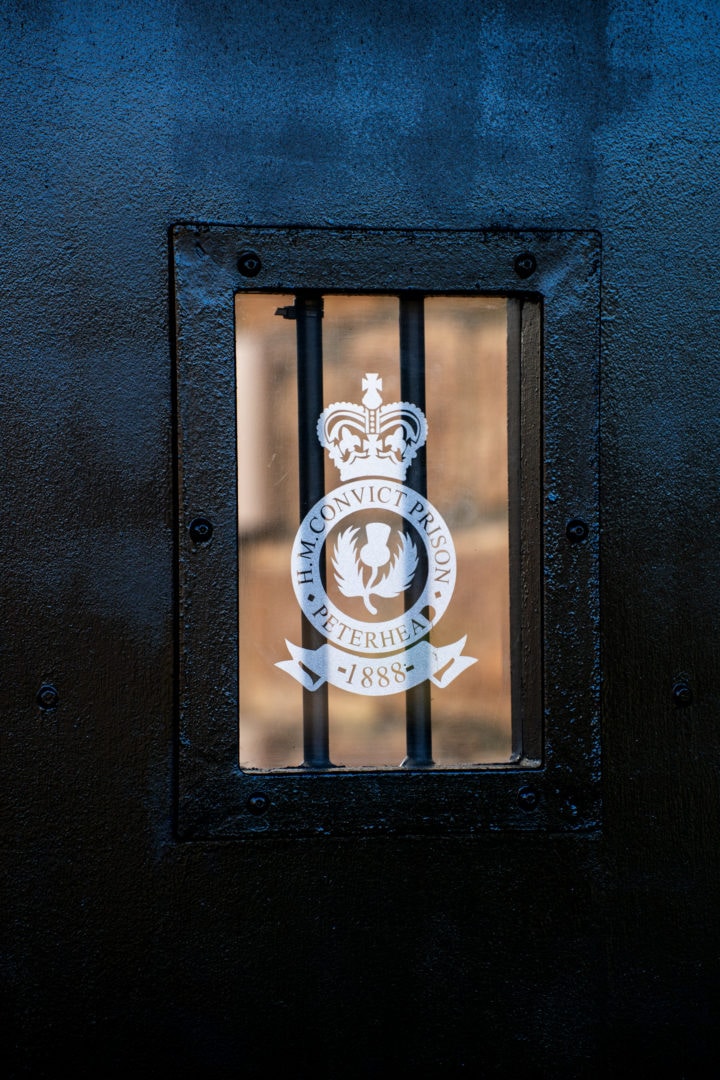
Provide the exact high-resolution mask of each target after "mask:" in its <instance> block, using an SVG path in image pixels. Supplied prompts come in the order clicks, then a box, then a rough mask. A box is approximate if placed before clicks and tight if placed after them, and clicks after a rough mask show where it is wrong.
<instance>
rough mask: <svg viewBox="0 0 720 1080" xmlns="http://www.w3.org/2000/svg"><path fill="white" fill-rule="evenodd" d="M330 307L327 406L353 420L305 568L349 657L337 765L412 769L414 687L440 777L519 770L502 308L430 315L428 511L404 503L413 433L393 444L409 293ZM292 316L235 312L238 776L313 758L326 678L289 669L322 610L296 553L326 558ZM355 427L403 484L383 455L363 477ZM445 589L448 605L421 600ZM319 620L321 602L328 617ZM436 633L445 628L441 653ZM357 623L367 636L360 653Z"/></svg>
mask: <svg viewBox="0 0 720 1080" xmlns="http://www.w3.org/2000/svg"><path fill="white" fill-rule="evenodd" d="M324 303H325V315H324V319H323V356H324V364H323V381H324V388H323V397H324V405H325V410H326V412H327V410H328V409H329V407H330V406H333V405H336V404H337V403H346V405H347V406H348V409H347V410H346V411H347V412H348V415H349V416H350V421H348V423H347V424H344V423H340V424H339V425H336V428H337V446H336V447H335V450H334V460H331V456H330V454H331V448H330V447H329V446H328V447H327V448H326V453H325V491H326V500H328V508H327V509H326V511H325V515H324V516H326V517H327V518H328V519H332V520H327V521H326V523H325V531H324V532H323V533H322V535H320V533H318V541H319V543H318V546H317V549H316V550H317V558H316V561H315V563H314V564H312V560H310V559H308V560H307V561H306V562H305V563H302V562H298V563H297V566H311V565H315V567H316V570H317V575H318V576H317V582H316V583H317V584H318V585H319V595H320V598H321V600H323V602H324V604H325V606H326V607H327V608H328V616H324V615H323V614H320V615H316V616H315V618H316V621H317V622H318V623H321V624H322V623H323V621H324V623H325V624H326V627H327V628H326V630H325V631H324V632H325V633H326V635H327V638H328V646H330V645H332V646H333V648H334V653H333V658H331V657H330V656H327V657H326V658H325V660H326V662H327V665H328V668H327V672H326V673H327V674H328V681H329V683H330V685H329V715H330V756H331V760H332V761H333V763H334V764H336V765H338V766H345V767H362V766H369V767H378V766H395V767H397V766H398V765H400V763H401V762H402V761H403V759H404V758H405V756H406V730H405V726H406V718H405V699H406V694H405V693H404V691H405V690H406V689H407V688H408V686H409V685H410V684H411V682H412V680H413V679H419V678H425V677H427V676H428V675H431V674H432V675H434V681H433V682H432V683H430V684H429V685H430V688H431V711H432V742H433V759H434V761H435V763H436V764H437V765H438V766H444V767H448V766H462V765H471V764H475V763H487V762H498V763H500V762H506V761H508V760H509V758H510V753H511V731H510V655H509V599H508V597H509V580H508V516H507V503H508V480H507V457H508V455H507V403H506V401H507V360H506V336H507V332H506V305H505V302H504V301H503V300H498V299H490V298H481V297H471V298H468V297H428V298H426V300H425V353H426V408H425V415H426V418H427V442H426V446H425V453H426V460H427V498H426V500H423V499H422V498H419V500H418V499H414V498H413V499H412V501H409V498H410V497H409V496H408V495H407V494H403V493H402V491H401V489H402V488H403V487H404V486H405V485H404V480H403V476H404V464H403V461H404V457H403V455H407V453H408V442H409V441H411V440H412V438H413V437H415V436H414V435H413V432H412V431H411V428H412V424H411V423H408V424H406V426H405V428H402V427H400V428H397V430H391V428H390V427H389V426H388V425H389V424H390V423H391V420H392V418H388V415H387V413H388V412H389V411H390V407H391V406H393V405H394V403H398V402H400V401H401V400H402V396H401V390H400V364H399V333H398V307H399V305H398V298H397V297H393V296H326V297H325V301H324ZM292 304H293V297H292V296H278V295H276V296H267V295H258V294H243V295H241V296H239V297H237V299H236V342H237V346H236V361H237V386H238V492H239V516H238V529H239V538H240V556H239V560H240V562H239V590H240V596H239V599H240V718H239V723H240V763H241V765H243V766H244V767H249V768H261V769H271V768H285V767H297V766H299V765H300V764H301V763H302V758H303V735H302V731H303V721H302V697H303V692H302V687H301V683H300V681H298V680H299V679H302V678H306V679H307V678H310V679H311V681H312V679H315V678H317V671H316V672H314V673H310V674H308V671H307V668H306V667H305V666H304V664H303V662H302V658H301V659H300V661H299V663H298V661H297V660H296V661H295V671H294V672H293V671H291V669H292V667H293V661H292V660H291V656H292V653H289V652H288V645H286V642H287V643H289V645H290V646H293V647H297V646H299V643H300V640H301V637H300V620H301V608H300V603H301V602H304V603H307V596H308V595H311V596H313V597H314V596H315V592H314V591H311V588H312V587H311V586H308V587H307V588H306V589H305V591H304V592H303V590H302V588H301V587H300V586H298V585H297V584H296V587H294V586H293V579H292V578H291V559H292V557H293V555H292V553H293V551H294V550H295V552H296V555H295V557H296V558H298V559H299V555H298V552H299V551H302V550H305V551H307V552H310V549H311V547H312V545H313V543H314V540H313V531H314V530H313V528H311V527H310V526H309V525H306V533H303V531H302V530H299V526H300V521H299V509H298V507H299V492H298V456H297V364H296V337H295V323H294V322H293V321H292V319H286V318H281V317H278V316H277V315H276V314H275V312H276V311H277V309H278V308H284V307H291V306H292ZM382 409H385V410H386V412H385V413H383V412H381V410H382ZM351 414H352V415H357V416H359V420H358V423H360V425H361V428H362V424H363V423H366V422H367V423H369V424H370V428H371V429H372V424H377V423H381V424H385V425H386V426H385V428H384V433H383V436H382V441H381V443H378V442H377V440H376V442H375V444H374V445H375V446H376V447H377V446H380V445H381V446H382V448H383V450H384V452H386V458H385V459H383V460H385V461H387V454H390V455H391V456H392V454H393V453H394V455H395V461H396V463H397V464H396V470H397V472H396V473H393V471H392V469H388V471H386V473H385V474H383V475H382V476H380V477H378V472H379V471H381V469H379V468H378V464H377V462H378V460H379V459H378V458H377V457H376V458H375V463H374V464H371V465H369V466H368V469H369V470H370V472H369V475H368V476H365V477H364V478H363V476H362V475H361V474H362V471H363V470H362V468H361V467H360V465H358V464H357V459H358V457H359V456H361V452H362V447H361V443H362V440H363V438H365V435H364V433H363V431H362V429H361V428H357V427H354V426H353V424H354V421H353V420H352V415H351ZM363 417H365V419H363ZM368 417H370V420H367V418H368ZM373 418H374V419H373ZM378 418H379V419H378ZM318 419H319V418H318ZM351 421H352V422H351ZM333 437H335V436H333ZM370 458H371V461H372V454H371V455H370ZM351 459H352V461H355V462H356V464H355V466H353V468H354V470H355V471H354V472H353V473H352V479H350V480H348V479H345V480H344V479H343V475H342V474H341V471H340V466H341V465H342V464H343V462H345V463H347V461H350V460H351ZM382 468H384V466H382ZM348 475H349V474H348ZM373 477H374V479H375V482H374V483H373ZM363 483H364V484H365V494H364V495H362V496H360V495H359V492H360V488H361V486H362V485H363ZM347 484H352V485H353V489H354V492H355V497H356V498H361V499H362V500H363V505H362V506H360V505H358V507H357V509H356V508H355V507H354V506H353V507H349V506H347V505H346V504H347V503H348V502H349V501H350V500H351V498H352V497H353V496H352V494H351V490H350V488H348V487H346V486H344V485H347ZM371 489H372V495H370V494H368V492H370V490H371ZM439 522H442V525H443V529H439V528H438V523H439ZM445 529H446V530H447V531H448V532H449V534H450V540H449V542H448V543H447V544H445V543H443V537H444V531H443V530H445ZM304 535H305V536H306V539H307V544H306V546H305V548H304V549H303V547H302V544H301V540H302V537H303V536H304ZM294 545H295V548H294ZM446 548H447V550H448V551H453V550H454V556H455V560H456V574H457V577H456V581H455V582H454V588H449V587H448V584H447V583H448V581H449V577H448V575H447V573H446V571H445V569H444V568H443V567H444V566H445V564H444V563H443V564H442V565H441V564H440V562H439V561H438V560H442V559H443V558H445V555H444V554H443V552H444V551H445V549H446ZM297 566H293V567H292V570H293V572H294V573H295V577H296V579H297V577H298V573H297ZM433 581H436V582H437V583H438V584H437V587H436V588H435V589H434V592H432V593H431V592H426V593H423V591H422V590H423V587H425V589H426V590H427V589H430V588H431V584H432V582H433ZM443 589H444V590H445V591H444V592H443ZM320 609H321V604H320V601H318V604H317V607H315V609H314V611H320ZM314 611H310V610H309V608H308V609H307V613H308V614H311V615H313V614H314ZM407 612H410V613H411V614H410V615H407V614H406V613H407ZM412 612H414V613H415V614H414V615H412ZM333 613H334V615H333ZM331 616H332V618H333V619H334V620H335V621H334V622H333V621H331ZM423 620H425V623H424V624H423ZM343 625H346V626H347V628H348V629H347V630H342V626H343ZM423 625H424V628H425V629H426V628H427V626H428V625H432V630H431V632H430V636H429V642H430V644H429V645H428V644H427V640H426V638H427V635H426V634H425V633H424V632H423V630H422V629H421V628H422V627H423ZM353 627H354V628H355V630H356V635H357V636H356V637H355V639H354V640H351V638H350V635H351V633H352V628H353ZM404 627H410V628H411V629H409V630H405V629H403V628H404ZM413 627H414V629H413ZM391 628H394V629H393V630H392V633H391ZM405 633H408V634H410V635H412V634H414V635H415V640H411V638H406V639H405V640H406V642H407V644H406V645H405V646H403V644H402V640H401V639H402V636H403V634H405ZM383 634H384V635H385V637H383ZM361 637H362V640H361ZM349 643H350V644H352V645H354V648H352V649H351V648H348V647H347V646H348V644H349ZM458 643H461V653H460V657H461V658H464V659H459V658H458V656H457V655H456V656H455V658H454V659H453V656H452V655H450V654H448V656H449V659H448V656H445V653H444V652H443V650H445V651H446V652H447V650H449V649H450V647H451V646H454V645H457V644H458ZM411 648H414V651H413V652H411V651H410V650H411ZM457 652H458V650H457V649H456V653H457ZM406 657H409V658H410V659H409V660H407V659H405V658H406ZM279 664H284V666H278V665H279ZM333 664H334V667H333ZM453 664H455V667H454V668H453ZM331 668H332V672H331ZM451 668H452V669H453V671H452V672H451V674H450V675H449V674H448V672H449V671H450V669H451ZM444 679H447V682H446V683H444V684H443V680H444ZM348 684H349V685H350V689H346V688H345V687H346V686H347V685H348ZM440 684H442V685H440ZM396 686H397V689H395V687H396Z"/></svg>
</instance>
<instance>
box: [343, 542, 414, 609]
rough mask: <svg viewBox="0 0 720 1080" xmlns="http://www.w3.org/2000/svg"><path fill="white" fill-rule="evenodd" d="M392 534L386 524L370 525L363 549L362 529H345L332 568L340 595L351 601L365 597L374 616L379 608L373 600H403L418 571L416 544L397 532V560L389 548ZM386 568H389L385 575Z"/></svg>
mask: <svg viewBox="0 0 720 1080" xmlns="http://www.w3.org/2000/svg"><path fill="white" fill-rule="evenodd" d="M391 532H392V529H391V528H390V526H389V525H385V524H384V523H383V522H380V521H373V522H370V524H368V525H366V526H365V543H364V544H363V545H362V547H360V545H359V539H358V537H359V534H360V529H359V528H357V527H351V528H349V529H345V530H344V531H343V532H341V533H340V534H339V535H338V538H337V543H336V544H335V548H334V552H333V557H332V564H333V568H334V570H335V580H336V582H337V584H338V588H339V589H340V592H341V593H342V594H343V596H348V597H352V596H361V597H362V600H363V603H364V604H365V607H366V608H367V610H368V611H369V612H370V613H371V614H372V615H377V608H376V607H375V606H374V604H373V603H372V602H371V600H370V597H371V596H382V597H386V598H389V599H392V598H393V597H395V596H399V595H400V593H401V592H404V591H405V590H406V589H407V588H408V587H409V586H410V584H411V582H412V579H413V578H414V576H415V571H416V570H417V565H418V554H417V548H416V547H415V545H414V543H413V542H412V540H409V539H408V538H407V537H406V536H405V534H404V533H403V532H402V531H401V530H400V529H397V530H396V534H397V536H399V538H400V539H399V542H398V546H397V551H396V553H395V555H394V556H393V554H392V552H391V551H390V548H389V547H388V540H389V539H390V534H391ZM358 548H359V551H358ZM388 564H389V565H388ZM384 566H387V567H388V568H387V570H386V571H385V573H384V574H381V570H382V568H383V567H384ZM363 567H366V568H367V569H368V570H369V574H368V575H367V577H365V576H364V575H363Z"/></svg>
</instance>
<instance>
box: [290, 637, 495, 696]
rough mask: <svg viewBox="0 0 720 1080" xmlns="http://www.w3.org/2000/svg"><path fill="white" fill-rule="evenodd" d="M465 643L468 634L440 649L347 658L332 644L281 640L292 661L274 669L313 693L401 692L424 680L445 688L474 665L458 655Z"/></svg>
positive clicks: (426, 645)
mask: <svg viewBox="0 0 720 1080" xmlns="http://www.w3.org/2000/svg"><path fill="white" fill-rule="evenodd" d="M466 641H467V635H466V636H465V637H463V638H460V639H459V640H458V641H455V642H453V643H452V644H451V645H444V646H442V647H439V648H437V647H435V646H433V645H431V644H430V642H428V641H420V642H418V643H417V645H413V646H412V647H411V648H410V649H407V650H404V651H403V652H399V653H395V654H394V655H393V656H386V657H377V656H355V655H351V654H349V653H346V652H343V651H342V650H341V649H337V648H336V647H335V646H334V645H321V646H320V648H319V649H302V648H300V647H299V646H297V645H293V644H292V642H291V641H288V640H287V639H285V644H286V645H287V647H288V652H289V653H290V655H291V657H292V659H291V660H281V661H279V662H278V663H276V665H275V667H279V668H282V670H283V671H286V672H287V673H288V675H292V677H293V678H294V679H297V681H298V682H299V683H301V684H302V685H303V686H304V687H305V689H306V690H317V689H318V687H320V686H322V685H323V683H326V682H328V683H330V684H331V685H332V686H337V687H338V688H339V689H340V690H348V691H350V693H355V694H372V695H378V696H379V695H383V694H399V693H403V692H404V691H405V690H409V689H410V688H411V687H413V686H417V685H418V683H421V682H424V681H425V679H430V681H431V682H433V683H434V684H435V685H436V686H439V687H445V686H447V685H448V684H449V683H451V682H452V681H453V679H456V678H457V676H458V675H460V674H461V672H463V671H464V670H465V668H468V667H470V665H471V664H475V663H477V660H476V658H475V657H474V656H462V650H463V648H464V646H465V642H466Z"/></svg>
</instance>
